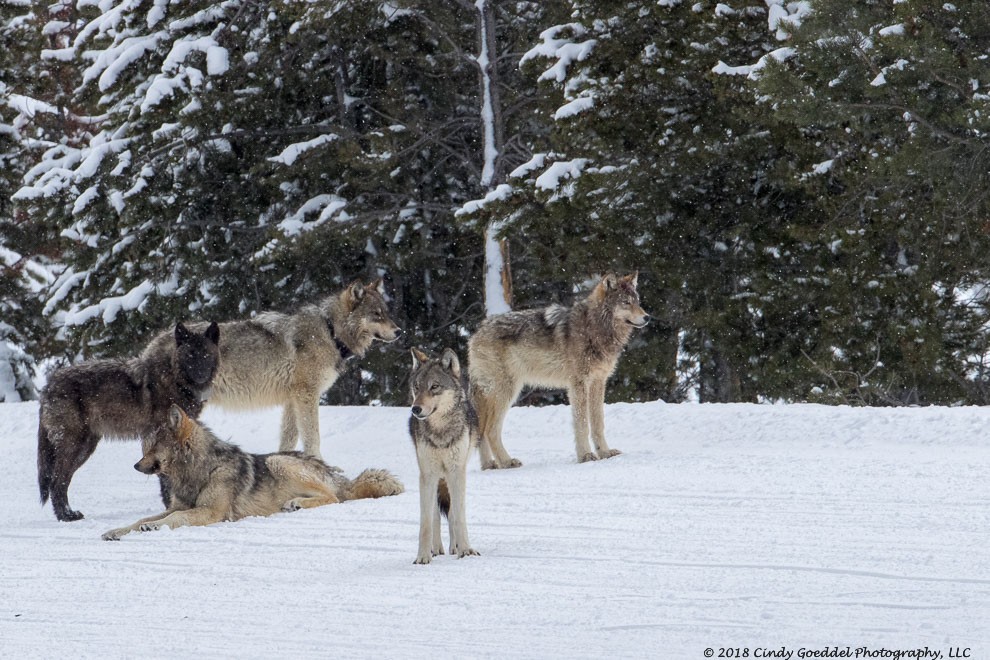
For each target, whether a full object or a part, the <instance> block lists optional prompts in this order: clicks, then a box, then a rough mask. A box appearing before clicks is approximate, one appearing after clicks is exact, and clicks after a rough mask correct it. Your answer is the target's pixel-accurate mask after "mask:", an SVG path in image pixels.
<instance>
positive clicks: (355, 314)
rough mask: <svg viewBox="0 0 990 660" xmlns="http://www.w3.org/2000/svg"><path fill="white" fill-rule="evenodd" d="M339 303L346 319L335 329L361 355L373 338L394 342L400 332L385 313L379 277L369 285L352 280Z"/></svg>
mask: <svg viewBox="0 0 990 660" xmlns="http://www.w3.org/2000/svg"><path fill="white" fill-rule="evenodd" d="M340 303H341V306H342V307H343V311H344V313H345V314H346V318H345V321H344V324H343V327H341V328H334V329H335V330H336V331H339V332H340V338H341V340H342V341H344V342H345V343H346V344H347V346H348V348H350V349H351V350H352V351H353V352H354V353H355V354H357V355H363V354H364V352H365V351H366V350H368V347H369V346H370V345H371V343H372V342H373V341H375V340H376V339H377V340H379V341H384V342H393V341H395V340H396V339H398V338H399V335H401V334H402V329H401V328H399V326H397V325H396V324H395V322H394V321H392V319H391V318H389V316H388V309H387V308H386V306H385V295H384V288H383V286H382V281H381V279H378V280H375V281H374V282H371V283H370V284H362V283H361V280H356V281H354V282H352V283H351V284H350V286H348V287H347V288H346V289H344V292H343V293H342V294H341V295H340Z"/></svg>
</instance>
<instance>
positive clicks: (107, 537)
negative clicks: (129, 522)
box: [101, 527, 128, 541]
mask: <svg viewBox="0 0 990 660" xmlns="http://www.w3.org/2000/svg"><path fill="white" fill-rule="evenodd" d="M127 532H128V530H127V529H126V528H124V527H121V528H120V529H111V530H110V531H109V532H103V536H102V537H101V538H103V540H104V541H119V540H120V537H121V536H123V535H124V534H126V533H127Z"/></svg>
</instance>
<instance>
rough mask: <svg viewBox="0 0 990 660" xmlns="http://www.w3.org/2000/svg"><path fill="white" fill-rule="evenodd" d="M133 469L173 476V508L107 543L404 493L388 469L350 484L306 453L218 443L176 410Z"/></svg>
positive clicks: (110, 535)
mask: <svg viewBox="0 0 990 660" xmlns="http://www.w3.org/2000/svg"><path fill="white" fill-rule="evenodd" d="M134 469H135V470H138V471H139V472H143V473H144V474H159V475H164V476H165V477H167V478H168V480H169V482H170V483H171V485H172V501H171V504H170V505H169V507H168V508H167V509H166V510H165V511H164V512H162V513H160V514H158V515H154V516H150V517H148V518H142V519H141V520H138V521H137V522H136V523H134V524H133V525H128V526H127V527H121V528H119V529H112V530H110V531H108V532H106V533H105V534H104V535H103V539H104V540H105V541H117V540H119V539H120V538H121V537H122V536H125V535H127V534H130V533H131V532H138V531H140V532H150V531H153V530H157V529H161V528H162V527H168V528H170V529H175V528H176V527H183V526H186V525H212V524H213V523H218V522H222V521H234V520H240V519H241V518H245V517H247V516H270V515H272V514H273V513H277V512H279V511H297V510H299V509H309V508H312V507H317V506H323V505H324V504H335V503H337V502H343V501H346V500H357V499H364V498H369V497H386V496H388V495H398V494H399V493H401V492H403V490H404V488H403V486H402V484H401V483H400V482H399V480H398V479H396V478H395V477H394V476H392V475H391V474H390V473H389V472H388V471H387V470H365V471H364V472H362V473H361V474H359V475H358V476H357V477H356V478H355V479H353V480H351V479H348V478H347V477H345V476H344V474H343V472H342V471H341V470H340V468H337V467H332V466H330V465H327V464H326V463H324V462H323V461H322V460H320V459H318V458H316V457H313V456H306V455H305V454H302V453H300V452H295V451H293V452H278V453H274V454H249V453H247V452H245V451H243V450H242V449H240V448H239V447H237V446H236V445H233V444H230V443H229V442H224V441H223V440H221V439H220V438H218V437H217V436H216V435H214V434H213V432H212V431H210V430H209V429H208V428H206V427H205V426H203V425H202V424H200V423H199V422H197V421H195V420H193V419H191V418H190V417H189V416H188V415H186V414H185V413H184V412H183V411H182V409H181V408H179V407H178V406H172V408H171V409H170V410H169V414H168V421H167V422H166V423H165V424H163V425H162V426H161V427H159V429H158V430H157V432H156V434H155V437H154V441H153V442H152V443H151V444H150V446H149V447H148V448H147V450H146V451H145V452H144V455H143V456H142V457H141V460H140V461H138V462H137V464H136V465H135V466H134Z"/></svg>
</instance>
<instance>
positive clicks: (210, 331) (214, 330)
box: [203, 321, 220, 344]
mask: <svg viewBox="0 0 990 660" xmlns="http://www.w3.org/2000/svg"><path fill="white" fill-rule="evenodd" d="M203 336H204V337H206V338H207V339H209V340H210V341H212V342H213V343H214V344H219V343H220V326H219V325H217V322H216V321H214V322H213V323H211V324H210V327H208V328H207V329H206V332H204V333H203Z"/></svg>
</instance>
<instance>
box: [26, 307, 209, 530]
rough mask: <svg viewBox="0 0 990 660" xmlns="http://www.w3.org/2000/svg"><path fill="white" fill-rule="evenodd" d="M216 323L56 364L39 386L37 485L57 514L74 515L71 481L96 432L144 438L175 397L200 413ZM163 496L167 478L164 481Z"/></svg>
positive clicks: (206, 391) (90, 449) (194, 413)
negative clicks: (126, 350) (102, 356)
mask: <svg viewBox="0 0 990 660" xmlns="http://www.w3.org/2000/svg"><path fill="white" fill-rule="evenodd" d="M219 341H220V328H219V326H218V325H217V324H216V323H212V324H211V325H210V326H209V327H208V328H207V329H206V331H205V332H203V333H202V334H198V333H194V332H190V331H189V330H187V329H186V327H185V326H184V325H182V324H181V323H179V324H177V325H176V326H175V333H174V341H173V342H170V344H168V345H163V346H161V347H160V349H159V350H157V351H153V352H149V351H145V352H144V353H143V354H142V355H141V356H140V357H137V358H132V359H129V360H122V359H118V360H113V359H111V360H91V361H88V362H83V363H81V364H77V365H72V366H68V367H64V368H62V369H59V370H58V371H56V372H55V373H53V374H52V376H51V379H50V380H49V382H48V385H47V387H45V389H44V391H43V392H42V394H41V406H40V410H39V415H38V417H39V419H38V486H39V488H40V489H41V502H42V504H44V503H45V502H47V501H48V498H49V497H50V498H51V500H52V507H53V508H54V510H55V517H57V518H58V519H59V520H63V521H70V520H79V519H80V518H82V517H83V514H82V513H80V512H78V511H73V510H72V509H71V508H70V507H69V483H70V482H71V481H72V475H73V474H75V472H76V470H78V469H79V468H80V467H81V466H82V465H83V463H85V462H86V461H87V459H89V457H90V456H91V455H92V454H93V451H94V450H95V449H96V445H97V443H99V441H100V438H101V437H106V438H114V439H120V440H123V439H132V438H141V439H143V440H145V442H147V438H150V437H151V435H152V433H153V432H154V430H155V429H156V427H158V426H160V425H161V424H163V423H164V422H165V420H166V416H167V414H168V410H169V407H170V406H171V405H172V404H178V405H179V406H180V407H181V408H182V409H183V410H185V411H186V412H187V413H188V414H189V415H192V416H198V415H199V413H200V412H201V411H202V409H203V401H204V400H205V399H206V397H207V395H208V394H209V391H210V383H211V382H212V380H213V376H214V375H215V374H216V371H217V367H218V364H219V360H220V349H219ZM162 496H163V498H164V499H167V484H166V483H165V482H163V483H162Z"/></svg>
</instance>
